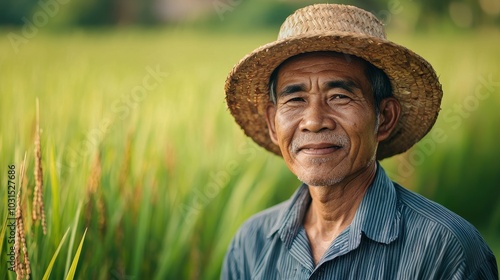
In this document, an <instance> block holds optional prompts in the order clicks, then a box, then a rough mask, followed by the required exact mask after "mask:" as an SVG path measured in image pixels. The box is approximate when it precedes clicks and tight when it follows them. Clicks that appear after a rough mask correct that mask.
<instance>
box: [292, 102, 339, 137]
mask: <svg viewBox="0 0 500 280" xmlns="http://www.w3.org/2000/svg"><path fill="white" fill-rule="evenodd" d="M331 110H332V108H330V106H329V105H328V104H327V103H326V102H323V101H320V100H314V101H311V102H309V104H308V105H307V107H306V108H305V110H304V114H303V117H302V121H301V127H300V129H301V130H302V131H304V132H320V131H322V130H326V129H328V130H333V129H335V125H336V124H335V121H334V120H333V119H332V118H331V115H330V113H331V112H330V111H331Z"/></svg>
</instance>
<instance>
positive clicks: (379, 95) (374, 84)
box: [269, 52, 393, 115]
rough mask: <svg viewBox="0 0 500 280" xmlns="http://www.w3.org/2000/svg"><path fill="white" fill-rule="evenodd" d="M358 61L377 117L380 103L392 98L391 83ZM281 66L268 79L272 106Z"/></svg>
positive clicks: (374, 69)
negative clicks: (369, 86) (363, 68)
mask: <svg viewBox="0 0 500 280" xmlns="http://www.w3.org/2000/svg"><path fill="white" fill-rule="evenodd" d="M332 53H333V52H332ZM358 59H360V60H362V61H363V62H364V63H365V64H366V69H365V75H366V78H367V79H368V81H369V82H370V85H371V89H372V92H373V97H374V100H375V113H376V114H377V115H378V114H379V113H380V102H382V100H383V99H385V98H388V97H392V96H393V93H392V86H391V81H390V80H389V77H387V75H386V74H385V72H384V71H382V70H381V69H379V68H377V67H376V66H375V65H373V64H371V63H369V62H368V61H366V60H364V59H361V58H358ZM281 65H283V63H282V64H280V65H279V66H278V67H276V69H274V71H273V73H272V74H271V77H270V78H269V99H270V101H271V102H272V103H273V104H276V102H277V96H276V81H277V79H278V71H279V69H280V68H281Z"/></svg>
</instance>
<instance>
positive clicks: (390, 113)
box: [377, 97, 401, 142]
mask: <svg viewBox="0 0 500 280" xmlns="http://www.w3.org/2000/svg"><path fill="white" fill-rule="evenodd" d="M400 114H401V104H399V101H398V100H397V99H396V98H394V97H388V98H384V99H382V101H381V102H380V113H379V127H378V131H377V139H378V141H379V142H381V141H383V140H385V139H387V138H388V137H389V135H391V132H392V131H393V130H394V128H395V127H396V124H397V123H398V120H399V116H400Z"/></svg>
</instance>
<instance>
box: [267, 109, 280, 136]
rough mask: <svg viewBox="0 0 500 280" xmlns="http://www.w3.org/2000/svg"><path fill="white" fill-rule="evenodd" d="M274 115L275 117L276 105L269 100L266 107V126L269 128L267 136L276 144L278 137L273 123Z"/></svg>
mask: <svg viewBox="0 0 500 280" xmlns="http://www.w3.org/2000/svg"><path fill="white" fill-rule="evenodd" d="M275 117H276V105H275V104H274V103H272V102H269V103H268V104H267V107H266V123H267V128H268V130H269V137H271V140H272V141H273V143H274V144H276V145H278V137H277V136H276V125H275V122H274V120H275Z"/></svg>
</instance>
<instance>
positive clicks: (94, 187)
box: [85, 152, 106, 233]
mask: <svg viewBox="0 0 500 280" xmlns="http://www.w3.org/2000/svg"><path fill="white" fill-rule="evenodd" d="M101 176H102V166H101V154H100V152H98V153H96V155H95V156H94V160H93V161H92V165H91V167H90V177H89V180H88V183H87V192H86V201H87V207H86V210H85V219H86V226H87V227H89V225H90V222H91V220H92V212H93V211H92V210H93V208H94V207H95V208H96V209H97V213H98V215H99V216H98V225H99V231H100V232H101V233H104V231H105V228H106V207H105V204H104V200H103V198H102V194H101V192H100V186H101ZM98 191H99V193H98ZM94 204H95V205H94Z"/></svg>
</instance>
